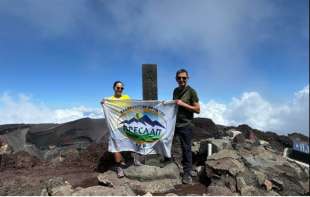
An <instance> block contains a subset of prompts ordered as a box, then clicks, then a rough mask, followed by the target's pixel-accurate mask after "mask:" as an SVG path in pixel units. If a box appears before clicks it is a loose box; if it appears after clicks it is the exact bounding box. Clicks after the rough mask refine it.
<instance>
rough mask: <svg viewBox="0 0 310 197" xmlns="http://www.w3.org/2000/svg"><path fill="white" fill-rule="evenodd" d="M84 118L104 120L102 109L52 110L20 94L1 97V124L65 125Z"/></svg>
mask: <svg viewBox="0 0 310 197" xmlns="http://www.w3.org/2000/svg"><path fill="white" fill-rule="evenodd" d="M84 117H90V118H103V112H102V110H101V109H92V108H87V107H84V106H79V107H72V108H65V109H52V108H50V107H48V106H46V105H44V104H42V103H35V102H33V101H32V100H31V98H30V97H28V96H26V95H24V94H20V95H18V96H17V99H14V98H13V97H12V96H11V95H9V94H8V93H4V94H2V95H0V124H11V123H12V124H13V123H64V122H68V121H72V120H76V119H80V118H84Z"/></svg>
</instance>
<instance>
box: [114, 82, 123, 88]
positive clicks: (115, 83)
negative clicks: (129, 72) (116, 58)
mask: <svg viewBox="0 0 310 197" xmlns="http://www.w3.org/2000/svg"><path fill="white" fill-rule="evenodd" d="M118 83H121V84H122V85H123V86H124V83H123V82H121V81H115V82H114V84H113V89H114V88H115V86H116V85H117V84H118Z"/></svg>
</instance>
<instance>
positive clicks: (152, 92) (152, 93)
mask: <svg viewBox="0 0 310 197" xmlns="http://www.w3.org/2000/svg"><path fill="white" fill-rule="evenodd" d="M157 93H158V91H157V64H142V94H143V100H157V99H158V95H157ZM160 158H161V157H160V155H147V156H145V157H144V163H145V164H146V165H154V166H158V165H160V163H159V161H160Z"/></svg>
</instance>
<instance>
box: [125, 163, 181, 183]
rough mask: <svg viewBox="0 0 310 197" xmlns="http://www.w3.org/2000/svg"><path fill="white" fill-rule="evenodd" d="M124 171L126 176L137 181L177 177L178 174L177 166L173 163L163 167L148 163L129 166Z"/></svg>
mask: <svg viewBox="0 0 310 197" xmlns="http://www.w3.org/2000/svg"><path fill="white" fill-rule="evenodd" d="M124 172H125V176H126V177H127V178H129V179H134V180H139V181H145V180H161V179H164V178H167V179H177V178H179V176H180V171H179V168H178V167H177V165H176V164H174V163H171V164H168V165H166V166H165V167H164V168H160V167H157V166H148V165H142V166H130V167H129V168H127V169H125V170H124Z"/></svg>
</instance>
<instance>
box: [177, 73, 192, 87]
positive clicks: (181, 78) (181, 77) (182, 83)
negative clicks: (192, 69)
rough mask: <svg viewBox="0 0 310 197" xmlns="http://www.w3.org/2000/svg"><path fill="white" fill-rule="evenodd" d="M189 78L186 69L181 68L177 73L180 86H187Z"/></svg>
mask: <svg viewBox="0 0 310 197" xmlns="http://www.w3.org/2000/svg"><path fill="white" fill-rule="evenodd" d="M188 78H189V76H188V72H187V70H185V69H180V70H178V71H177V73H176V74H175V79H176V80H177V82H178V84H179V87H183V88H184V87H186V86H187V80H188Z"/></svg>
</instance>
